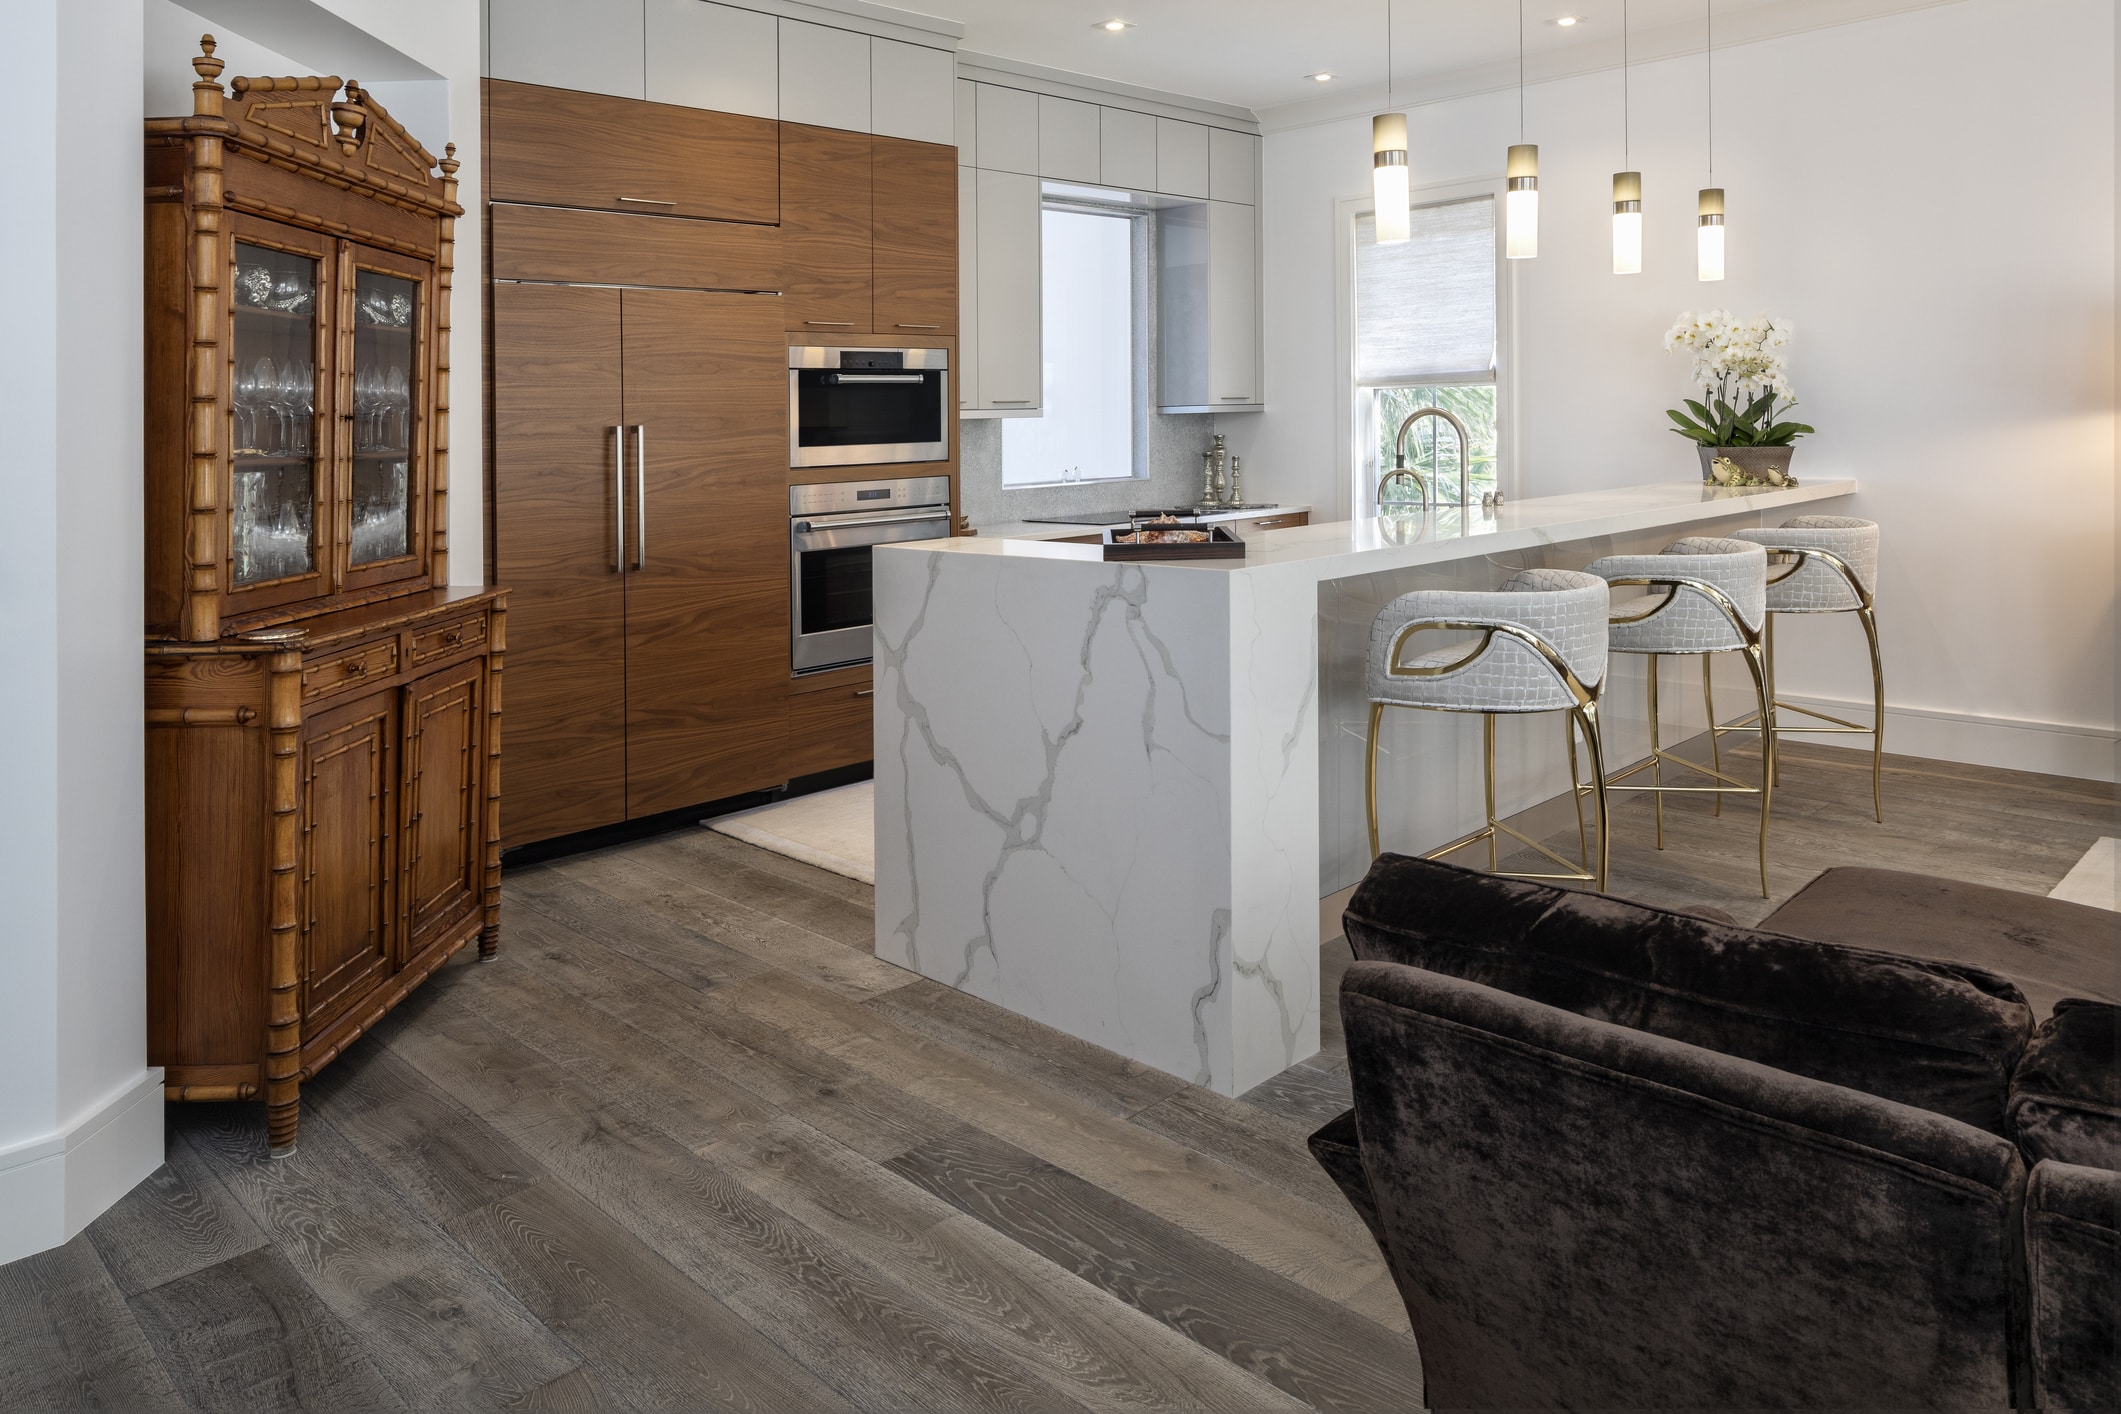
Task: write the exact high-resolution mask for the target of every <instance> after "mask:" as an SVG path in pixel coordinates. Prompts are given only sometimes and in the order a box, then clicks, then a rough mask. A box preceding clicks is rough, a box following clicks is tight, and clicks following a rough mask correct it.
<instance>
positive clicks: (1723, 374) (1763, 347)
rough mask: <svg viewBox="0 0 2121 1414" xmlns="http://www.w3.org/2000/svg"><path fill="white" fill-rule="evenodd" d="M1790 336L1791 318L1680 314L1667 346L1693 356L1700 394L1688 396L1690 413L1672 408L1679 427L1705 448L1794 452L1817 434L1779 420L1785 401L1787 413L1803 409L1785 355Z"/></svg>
mask: <svg viewBox="0 0 2121 1414" xmlns="http://www.w3.org/2000/svg"><path fill="white" fill-rule="evenodd" d="M1791 332H1792V331H1791V328H1790V325H1789V322H1788V321H1787V320H1781V319H1776V318H1774V317H1772V316H1771V315H1766V314H1762V315H1757V316H1755V317H1754V318H1752V319H1747V320H1740V319H1738V318H1737V317H1735V316H1734V315H1732V313H1731V312H1730V311H1729V310H1727V309H1709V310H1703V311H1702V312H1701V313H1699V314H1696V313H1693V312H1692V311H1689V312H1688V313H1685V314H1682V315H1680V316H1679V322H1678V323H1676V324H1674V325H1673V326H1672V327H1671V328H1670V329H1668V330H1666V331H1665V335H1664V346H1665V348H1666V350H1667V351H1669V350H1672V349H1686V350H1687V351H1688V352H1689V353H1691V354H1692V355H1693V359H1694V370H1693V371H1694V385H1695V386H1696V387H1698V388H1700V389H1701V396H1700V397H1699V398H1688V399H1687V403H1686V405H1687V412H1681V411H1680V410H1679V409H1677V408H1668V409H1666V411H1665V416H1667V417H1669V418H1671V419H1672V421H1673V422H1675V423H1677V424H1678V426H1677V427H1675V428H1674V429H1673V430H1674V431H1676V432H1678V434H1679V435H1680V436H1682V437H1685V438H1687V439H1688V440H1690V441H1693V442H1698V443H1699V444H1701V445H1702V446H1704V447H1787V446H1789V445H1790V444H1791V443H1793V442H1795V441H1796V440H1797V439H1798V438H1799V437H1802V436H1804V435H1805V434H1807V433H1809V432H1811V431H1812V430H1813V429H1812V428H1811V427H1809V426H1807V425H1805V424H1804V423H1802V422H1788V421H1783V422H1778V421H1776V420H1775V408H1776V403H1777V401H1778V400H1780V401H1781V404H1782V411H1784V412H1788V411H1789V410H1790V409H1791V408H1794V407H1795V406H1797V403H1796V400H1795V399H1794V398H1793V397H1792V396H1791V393H1790V379H1789V361H1788V360H1787V359H1786V358H1785V357H1784V356H1783V353H1782V350H1783V348H1784V347H1785V346H1787V345H1788V343H1789V341H1790V334H1791ZM1688 413H1691V414H1692V416H1688Z"/></svg>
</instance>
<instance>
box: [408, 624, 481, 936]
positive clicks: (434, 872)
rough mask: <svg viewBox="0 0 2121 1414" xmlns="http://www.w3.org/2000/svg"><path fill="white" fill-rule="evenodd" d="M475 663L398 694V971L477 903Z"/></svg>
mask: <svg viewBox="0 0 2121 1414" xmlns="http://www.w3.org/2000/svg"><path fill="white" fill-rule="evenodd" d="M485 673H486V664H485V662H484V661H483V660H481V659H476V658H475V659H473V660H472V661H470V662H468V663H459V664H458V665H457V666H455V667H453V668H444V669H442V670H441V671H440V672H437V673H430V674H429V675H428V676H426V677H424V678H421V679H420V680H419V681H418V682H415V683H413V684H412V685H411V686H410V687H407V688H406V689H405V690H404V691H405V706H404V712H405V830H404V834H403V836H402V838H403V839H404V841H405V868H404V878H405V906H406V912H407V913H408V914H409V915H410V917H409V924H410V927H409V929H408V937H407V940H406V944H405V948H404V950H403V955H402V956H401V957H399V958H398V963H397V965H398V966H400V967H402V966H404V965H405V963H407V962H409V961H410V960H411V959H412V958H414V957H415V956H417V955H418V954H419V953H420V952H421V951H422V950H423V949H424V948H425V947H426V946H427V944H428V943H429V942H431V941H432V940H433V938H434V935H435V934H436V933H437V932H438V930H439V929H440V928H441V927H442V926H443V925H446V924H448V923H451V922H454V921H456V920H459V919H461V918H464V917H466V916H468V915H469V913H470V912H471V911H472V910H474V909H476V908H477V907H478V905H479V902H480V898H481V894H480V888H481V884H482V882H483V880H482V875H481V872H480V871H481V867H482V866H483V865H484V863H485V840H486V831H485V829H484V828H483V825H484V809H483V808H484V806H485V802H486V792H485V789H484V769H483V767H484V763H485V760H486V750H485V732H484V723H485V720H486V714H485V711H484V708H483V705H482V702H481V699H482V698H483V696H484V694H483V693H482V692H481V690H480V689H481V687H482V685H483V681H484V678H485Z"/></svg>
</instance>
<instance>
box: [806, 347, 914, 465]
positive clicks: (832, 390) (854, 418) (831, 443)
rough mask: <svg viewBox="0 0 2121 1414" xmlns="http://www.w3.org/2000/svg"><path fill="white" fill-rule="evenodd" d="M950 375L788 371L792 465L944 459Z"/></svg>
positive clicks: (824, 369) (861, 463)
mask: <svg viewBox="0 0 2121 1414" xmlns="http://www.w3.org/2000/svg"><path fill="white" fill-rule="evenodd" d="M949 378H950V375H949V372H948V370H946V369H941V368H929V369H905V370H903V371H897V372H857V371H852V370H841V369H837V368H791V369H789V370H788V401H789V420H790V437H789V447H788V458H789V465H791V466H860V465H865V464H867V463H871V462H921V461H944V460H947V459H948V458H949V455H950V445H949V442H948V440H947V433H946V432H945V431H944V426H945V418H944V410H945V409H946V408H948V407H949V402H948V398H949V386H948V384H949Z"/></svg>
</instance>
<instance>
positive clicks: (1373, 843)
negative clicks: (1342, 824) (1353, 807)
mask: <svg viewBox="0 0 2121 1414" xmlns="http://www.w3.org/2000/svg"><path fill="white" fill-rule="evenodd" d="M1384 715H1385V705H1384V703H1382V702H1372V703H1371V704H1370V737H1369V751H1368V754H1367V755H1366V756H1365V758H1364V760H1363V773H1362V794H1363V808H1364V809H1365V810H1366V811H1368V812H1369V819H1370V858H1372V859H1375V858H1377V727H1378V723H1379V722H1380V721H1382V720H1383V718H1384Z"/></svg>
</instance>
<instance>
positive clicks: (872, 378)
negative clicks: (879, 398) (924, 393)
mask: <svg viewBox="0 0 2121 1414" xmlns="http://www.w3.org/2000/svg"><path fill="white" fill-rule="evenodd" d="M824 381H825V382H827V383H924V382H926V381H927V375H925V374H921V373H828V374H826V375H825V377H824Z"/></svg>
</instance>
